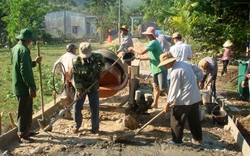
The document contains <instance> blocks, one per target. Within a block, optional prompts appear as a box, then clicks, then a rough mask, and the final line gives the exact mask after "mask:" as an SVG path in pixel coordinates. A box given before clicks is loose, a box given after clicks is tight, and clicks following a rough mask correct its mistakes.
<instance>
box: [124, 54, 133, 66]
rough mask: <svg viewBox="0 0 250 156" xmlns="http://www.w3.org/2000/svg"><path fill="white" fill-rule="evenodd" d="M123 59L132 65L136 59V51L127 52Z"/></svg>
mask: <svg viewBox="0 0 250 156" xmlns="http://www.w3.org/2000/svg"><path fill="white" fill-rule="evenodd" d="M122 59H123V61H124V62H126V63H127V64H128V65H131V61H133V60H134V59H135V54H134V52H128V53H125V54H124V56H123V57H122Z"/></svg>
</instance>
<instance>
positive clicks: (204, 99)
mask: <svg viewBox="0 0 250 156" xmlns="http://www.w3.org/2000/svg"><path fill="white" fill-rule="evenodd" d="M200 93H201V97H202V103H203V105H205V103H211V95H210V94H209V91H208V90H201V91H200Z"/></svg>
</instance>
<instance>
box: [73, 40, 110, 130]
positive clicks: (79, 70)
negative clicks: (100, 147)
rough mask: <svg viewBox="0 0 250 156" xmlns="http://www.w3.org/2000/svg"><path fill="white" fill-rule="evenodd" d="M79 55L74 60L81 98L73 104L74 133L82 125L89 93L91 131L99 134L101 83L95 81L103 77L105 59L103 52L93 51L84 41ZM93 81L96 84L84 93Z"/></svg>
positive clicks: (78, 96) (75, 77)
mask: <svg viewBox="0 0 250 156" xmlns="http://www.w3.org/2000/svg"><path fill="white" fill-rule="evenodd" d="M79 53H80V54H79V56H77V57H76V58H75V59H74V61H73V75H74V81H75V88H76V90H77V91H76V96H77V98H78V99H79V100H78V101H77V102H76V103H75V104H74V105H73V118H74V122H75V123H74V128H73V130H72V131H73V133H77V132H78V131H79V128H80V127H81V125H82V113H81V111H82V109H83V104H84V101H85V98H86V95H88V99H89V106H90V111H91V123H92V129H91V132H92V133H94V134H99V91H98V89H99V83H98V82H97V83H95V82H96V81H97V80H98V79H99V78H101V77H102V72H103V71H104V70H105V59H104V57H103V56H102V55H101V54H98V53H92V48H91V44H90V43H88V42H82V43H81V44H80V46H79ZM93 83H95V84H94V86H93V87H92V88H91V89H89V90H88V91H87V93H86V94H84V95H82V93H83V92H84V91H86V89H87V88H89V87H90V86H91V85H92V84H93Z"/></svg>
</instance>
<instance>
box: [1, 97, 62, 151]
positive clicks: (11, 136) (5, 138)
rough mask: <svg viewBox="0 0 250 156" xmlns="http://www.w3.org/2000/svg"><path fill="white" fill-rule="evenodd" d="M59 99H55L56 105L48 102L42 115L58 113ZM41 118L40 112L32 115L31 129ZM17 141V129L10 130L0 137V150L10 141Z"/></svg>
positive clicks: (59, 107) (47, 115)
mask: <svg viewBox="0 0 250 156" xmlns="http://www.w3.org/2000/svg"><path fill="white" fill-rule="evenodd" d="M60 98H61V97H58V98H57V99H56V101H58V102H56V103H54V100H53V101H52V102H50V103H49V104H46V105H45V108H44V109H45V110H44V115H45V117H49V116H51V115H52V114H53V113H55V112H57V111H60V109H61V108H62V106H61V105H60ZM41 118H42V114H41V111H38V112H37V113H36V114H34V115H33V118H32V125H31V127H34V126H36V125H38V123H37V119H41ZM17 139H18V136H17V127H15V128H13V129H12V130H10V131H9V132H7V133H5V134H3V135H0V149H3V148H4V147H5V146H7V145H9V144H10V143H11V142H12V141H15V140H17Z"/></svg>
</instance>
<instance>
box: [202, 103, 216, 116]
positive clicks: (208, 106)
mask: <svg viewBox="0 0 250 156" xmlns="http://www.w3.org/2000/svg"><path fill="white" fill-rule="evenodd" d="M205 106H206V109H207V114H211V113H212V110H213V109H214V110H220V107H218V106H219V105H218V104H217V103H205Z"/></svg>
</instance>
